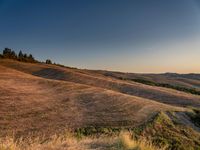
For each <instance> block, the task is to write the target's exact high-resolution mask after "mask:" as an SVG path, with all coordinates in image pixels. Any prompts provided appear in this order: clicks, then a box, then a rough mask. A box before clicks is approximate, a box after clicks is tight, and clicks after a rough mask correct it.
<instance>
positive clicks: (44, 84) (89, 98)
mask: <svg viewBox="0 0 200 150" xmlns="http://www.w3.org/2000/svg"><path fill="white" fill-rule="evenodd" d="M185 80H186V79H185ZM190 80H191V79H189V81H190ZM189 81H188V82H189ZM177 82H178V81H177ZM199 107H200V96H198V95H193V94H190V93H186V92H181V91H177V90H174V89H169V88H164V87H156V86H150V85H145V84H141V83H136V82H133V81H126V80H119V79H117V78H115V77H111V76H106V75H105V74H104V73H102V72H100V71H91V70H81V69H75V68H69V67H61V66H56V65H47V64H41V63H33V64H31V63H23V62H18V61H13V60H6V59H0V137H2V138H4V137H12V136H13V137H14V139H19V138H21V137H32V138H35V137H42V136H46V137H50V136H53V135H55V134H58V135H59V134H62V133H64V132H65V131H66V130H72V131H75V130H76V129H79V128H80V129H81V128H85V127H103V128H133V127H138V126H140V125H143V124H145V123H146V122H148V121H149V120H151V119H152V118H153V117H154V116H156V115H157V114H158V113H159V112H161V111H162V112H176V113H175V118H176V117H179V118H181V117H182V118H183V119H181V120H183V121H182V124H183V125H186V126H187V125H188V126H189V127H190V128H191V129H192V130H195V131H194V132H198V131H196V129H197V130H198V129H199V128H198V127H196V126H195V125H194V124H193V123H192V122H191V120H190V119H189V118H188V117H185V112H191V108H199ZM166 114H167V113H166ZM177 114H180V115H177ZM181 114H183V115H181ZM169 116H170V115H169ZM172 118H173V117H172ZM172 120H173V119H172ZM174 120H175V119H174ZM179 122H181V121H179ZM194 126H195V127H194ZM145 133H146V132H145ZM147 133H148V132H147ZM195 134H196V133H195ZM197 134H198V133H197ZM86 139H87V138H86ZM86 139H85V140H82V141H81V142H82V143H84V142H88V141H90V140H91V139H90V140H86ZM95 140H97V139H95V138H94V139H93V141H95ZM101 140H104V141H105V139H104V138H103V139H101ZM101 140H100V141H101ZM197 141H198V140H197ZM198 142H199V141H198ZM198 142H197V143H198ZM82 145H85V144H82ZM86 145H87V144H86ZM111 145H112V144H111ZM79 147H80V146H79ZM55 149H56V148H55ZM75 149H76V148H75ZM83 149H84V148H83ZM94 149H95V148H94ZM107 149H109V148H107Z"/></svg>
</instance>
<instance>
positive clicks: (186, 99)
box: [0, 60, 200, 107]
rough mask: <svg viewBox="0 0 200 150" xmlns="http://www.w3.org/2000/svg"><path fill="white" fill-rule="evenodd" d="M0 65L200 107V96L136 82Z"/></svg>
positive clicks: (88, 73)
mask: <svg viewBox="0 0 200 150" xmlns="http://www.w3.org/2000/svg"><path fill="white" fill-rule="evenodd" d="M0 64H1V65H3V66H6V67H9V68H12V69H16V70H19V71H22V72H25V73H28V74H32V75H34V76H39V77H42V78H46V79H53V80H60V81H70V82H73V83H79V84H84V85H89V86H93V87H100V88H104V89H108V90H112V91H116V92H120V93H123V94H128V95H133V96H137V97H142V98H145V99H150V100H152V101H157V102H161V103H165V104H170V105H174V106H192V107H200V96H196V95H192V94H188V93H185V92H180V91H176V90H173V89H168V88H163V87H154V86H149V85H144V84H140V83H136V82H129V81H123V80H119V79H116V78H112V77H107V76H105V75H102V74H100V73H98V72H97V73H96V72H93V71H88V70H80V69H72V68H64V67H59V66H55V65H45V64H29V63H21V62H13V61H10V60H0Z"/></svg>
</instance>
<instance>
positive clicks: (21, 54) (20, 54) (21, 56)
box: [18, 51, 24, 61]
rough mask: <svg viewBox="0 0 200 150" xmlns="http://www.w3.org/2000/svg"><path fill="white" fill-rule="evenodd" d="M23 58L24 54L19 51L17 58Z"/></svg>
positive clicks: (20, 59)
mask: <svg viewBox="0 0 200 150" xmlns="http://www.w3.org/2000/svg"><path fill="white" fill-rule="evenodd" d="M23 58H24V54H23V53H22V51H19V54H18V60H19V61H23Z"/></svg>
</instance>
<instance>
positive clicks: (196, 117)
mask: <svg viewBox="0 0 200 150" xmlns="http://www.w3.org/2000/svg"><path fill="white" fill-rule="evenodd" d="M188 116H189V117H190V119H191V121H192V122H193V123H194V124H195V125H196V126H198V127H200V109H197V108H194V109H193V113H188Z"/></svg>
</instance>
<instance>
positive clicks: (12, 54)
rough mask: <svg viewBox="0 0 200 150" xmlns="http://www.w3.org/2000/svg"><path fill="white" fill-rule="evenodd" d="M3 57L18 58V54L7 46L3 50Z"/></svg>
mask: <svg viewBox="0 0 200 150" xmlns="http://www.w3.org/2000/svg"><path fill="white" fill-rule="evenodd" d="M3 57H4V58H10V59H17V55H16V54H15V52H14V51H12V50H11V49H9V48H5V49H4V50H3Z"/></svg>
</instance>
